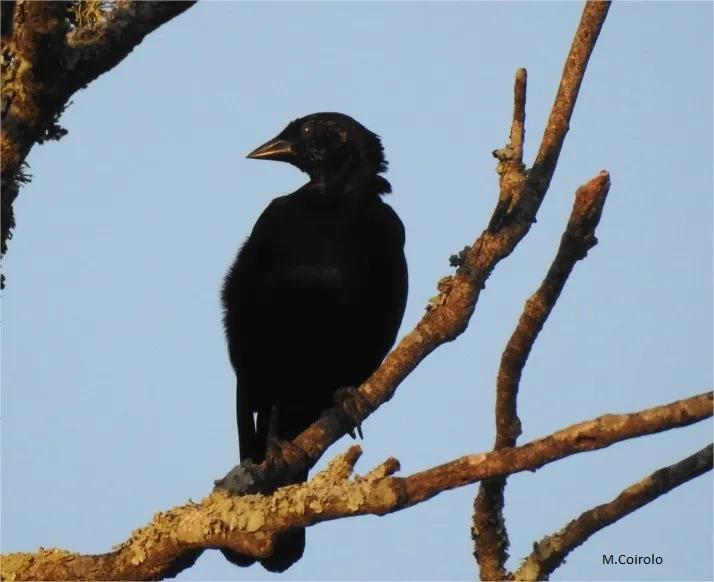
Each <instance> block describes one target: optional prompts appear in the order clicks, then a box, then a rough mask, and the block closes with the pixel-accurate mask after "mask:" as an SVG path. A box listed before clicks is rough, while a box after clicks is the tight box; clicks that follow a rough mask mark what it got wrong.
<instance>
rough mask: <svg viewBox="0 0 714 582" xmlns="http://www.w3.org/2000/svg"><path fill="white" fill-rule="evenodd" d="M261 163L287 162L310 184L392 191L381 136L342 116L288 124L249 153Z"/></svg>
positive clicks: (312, 117)
mask: <svg viewBox="0 0 714 582" xmlns="http://www.w3.org/2000/svg"><path fill="white" fill-rule="evenodd" d="M248 157H249V158H252V159H259V160H278V161H281V162H288V163H289V164H292V165H293V166H295V167H296V168H298V169H300V170H302V171H303V172H306V173H307V174H308V175H309V176H310V181H311V183H313V184H315V185H318V186H320V187H322V188H323V189H325V188H329V186H331V185H340V186H343V187H345V188H347V189H349V187H351V186H352V187H358V186H362V187H364V186H367V187H372V188H373V189H374V190H375V192H376V193H380V194H381V193H386V192H390V191H391V186H390V185H389V182H387V180H385V179H384V178H383V177H382V176H379V174H380V173H381V172H384V171H386V169H387V161H386V160H385V159H384V153H383V149H382V143H381V141H380V140H379V136H377V135H376V134H374V133H372V132H371V131H369V130H368V129H367V128H366V127H364V126H363V125H362V124H360V123H358V122H357V121H355V120H354V119H352V118H351V117H350V116H349V115H344V114H343V113H313V114H312V115H307V116H305V117H301V118H300V119H296V120H295V121H292V122H290V123H289V124H288V126H287V127H286V128H285V129H284V130H283V131H281V132H280V133H279V134H278V135H277V136H276V137H275V138H273V139H271V140H270V141H268V142H266V143H264V144H263V145H261V146H260V147H258V148H256V149H255V150H253V151H252V152H250V153H249V154H248Z"/></svg>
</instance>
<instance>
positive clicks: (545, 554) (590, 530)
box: [514, 445, 712, 580]
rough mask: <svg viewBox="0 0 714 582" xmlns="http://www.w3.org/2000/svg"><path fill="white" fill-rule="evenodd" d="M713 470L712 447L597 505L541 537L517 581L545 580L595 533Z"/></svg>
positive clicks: (519, 571)
mask: <svg viewBox="0 0 714 582" xmlns="http://www.w3.org/2000/svg"><path fill="white" fill-rule="evenodd" d="M711 470H712V445H709V446H707V447H704V448H703V449H702V450H700V451H698V452H696V453H694V454H693V455H691V456H689V457H687V458H686V459H683V460H682V461H680V462H679V463H676V464H674V465H670V466H668V467H663V468H661V469H659V470H658V471H655V472H654V473H652V474H651V475H649V476H648V477H645V478H644V479H643V480H642V481H638V482H637V483H634V484H633V485H630V486H629V487H628V488H627V489H625V490H624V491H623V492H622V493H620V494H619V495H618V496H617V497H616V498H615V499H613V500H612V501H610V502H609V503H605V504H603V505H598V506H597V507H594V508H593V509H590V510H588V511H586V512H585V513H583V514H582V515H580V516H579V517H578V518H577V519H574V520H573V521H571V522H570V523H569V524H568V525H566V526H565V527H564V528H563V529H561V530H560V531H558V532H556V533H554V534H552V535H550V536H547V537H545V538H543V539H542V540H541V541H539V542H538V543H537V544H535V547H534V549H533V552H532V553H531V554H530V556H528V558H526V560H525V561H524V562H523V564H522V565H521V567H520V568H519V569H518V571H517V572H516V573H515V576H514V578H515V579H516V580H547V579H548V577H549V576H550V574H552V573H553V571H554V570H555V569H556V568H557V567H558V566H560V565H561V564H562V563H563V561H564V560H565V558H566V556H567V555H568V554H569V553H570V552H572V551H573V550H574V549H575V548H577V547H578V546H580V545H582V544H583V543H585V541H587V539H588V538H589V537H590V536H592V535H593V534H594V533H597V532H598V531H600V530H601V529H603V528H605V527H607V526H608V525H610V524H612V523H615V522H616V521H619V520H620V519H622V518H623V517H625V516H626V515H629V514H630V513H632V512H633V511H635V510H636V509H639V508H640V507H643V506H645V505H647V504H648V503H650V502H652V501H654V500H655V499H657V498H658V497H659V496H660V495H664V494H665V493H668V492H669V491H671V490H672V489H674V488H675V487H678V486H679V485H682V484H684V483H686V482H687V481H690V480H692V479H694V478H695V477H698V476H699V475H702V474H704V473H706V472H707V471H711Z"/></svg>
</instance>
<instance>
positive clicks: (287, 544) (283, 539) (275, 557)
mask: <svg viewBox="0 0 714 582" xmlns="http://www.w3.org/2000/svg"><path fill="white" fill-rule="evenodd" d="M302 481H307V471H305V473H304V474H303V475H300V476H299V477H298V478H296V479H295V482H296V483H301V482H302ZM304 551H305V528H304V527H300V528H296V529H292V530H289V531H287V532H285V533H282V534H280V536H278V538H277V539H276V540H275V546H274V548H273V553H272V554H271V555H270V556H268V557H267V558H263V559H262V560H260V564H261V565H262V566H263V568H265V569H266V570H268V571H269V572H284V571H285V570H287V569H288V568H289V567H290V566H292V565H293V564H294V563H295V562H297V561H298V560H299V559H300V558H301V557H302V554H303V552H304ZM221 553H222V554H223V556H224V557H225V558H226V560H228V561H229V562H231V563H233V564H235V565H236V566H241V567H247V566H252V565H253V564H254V563H255V562H256V559H255V558H254V557H253V556H248V555H246V554H240V553H238V552H233V551H231V550H225V549H222V550H221Z"/></svg>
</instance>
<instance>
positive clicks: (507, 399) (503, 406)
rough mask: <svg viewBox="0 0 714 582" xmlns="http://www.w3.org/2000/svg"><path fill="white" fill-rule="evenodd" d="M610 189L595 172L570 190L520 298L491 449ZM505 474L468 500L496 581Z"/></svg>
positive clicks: (504, 438) (511, 423) (516, 430)
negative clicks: (549, 252) (530, 285)
mask: <svg viewBox="0 0 714 582" xmlns="http://www.w3.org/2000/svg"><path fill="white" fill-rule="evenodd" d="M609 189H610V177H609V175H608V173H607V172H601V173H600V174H599V175H597V176H595V177H594V178H592V179H591V180H590V181H589V182H588V183H587V184H584V185H583V186H581V187H580V188H578V190H577V191H576V193H575V201H574V203H573V209H572V211H571V213H570V219H569V220H568V225H567V227H566V229H565V232H564V233H563V236H562V238H561V241H560V247H559V248H558V252H557V254H556V256H555V259H554V260H553V263H552V264H551V266H550V269H548V273H547V275H546V277H545V279H544V280H543V282H542V283H541V285H540V287H539V288H538V290H537V291H536V292H535V293H534V294H533V295H531V297H530V298H529V299H528V301H526V304H525V307H524V308H523V313H522V315H521V317H520V320H519V321H518V325H517V326H516V329H515V331H514V332H513V334H512V335H511V338H510V339H509V340H508V343H507V345H506V348H505V350H504V351H503V356H502V358H501V366H500V368H499V370H498V379H497V381H496V442H495V444H494V450H498V449H503V448H506V447H513V446H515V444H516V439H517V438H518V436H519V435H520V433H521V423H520V420H519V418H518V414H517V410H516V401H517V396H518V386H519V383H520V380H521V373H522V372H523V368H524V367H525V364H526V360H527V359H528V355H529V354H530V351H531V348H532V347H533V344H534V343H535V340H536V338H537V337H538V334H539V333H540V331H541V329H543V325H544V324H545V321H546V319H547V318H548V316H549V315H550V313H551V311H552V309H553V307H554V306H555V302H556V301H557V300H558V297H559V296H560V293H561V291H562V290H563V287H564V286H565V282H566V281H567V279H568V277H569V276H570V273H571V272H572V270H573V268H574V267H575V263H577V262H578V261H579V260H580V259H583V258H585V256H586V255H587V252H588V250H589V249H590V248H592V247H593V246H595V244H597V239H596V238H595V227H596V226H597V224H598V222H599V221H600V216H601V214H602V209H603V206H604V204H605V199H606V198H607V193H608V191H609ZM505 485H506V478H505V477H504V478H500V479H490V480H487V481H484V482H482V483H481V487H480V488H479V493H478V496H477V498H476V502H475V505H474V527H473V537H474V547H475V555H476V557H477V560H478V563H479V567H480V569H481V575H482V578H483V579H485V580H502V579H505V578H508V577H509V576H510V574H509V573H508V572H506V570H505V569H504V564H505V563H506V560H507V559H508V553H507V552H508V533H507V530H506V526H505V521H504V519H503V504H504V488H505Z"/></svg>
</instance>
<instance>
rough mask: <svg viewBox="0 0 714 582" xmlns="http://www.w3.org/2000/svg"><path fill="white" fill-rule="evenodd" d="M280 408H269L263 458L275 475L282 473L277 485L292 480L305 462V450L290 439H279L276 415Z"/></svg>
mask: <svg viewBox="0 0 714 582" xmlns="http://www.w3.org/2000/svg"><path fill="white" fill-rule="evenodd" d="M279 415H280V410H279V409H278V407H277V406H273V407H272V408H271V409H270V420H269V422H268V435H267V442H266V444H265V460H266V461H267V462H268V463H269V464H270V465H271V466H272V469H273V471H274V474H275V475H282V476H280V477H279V478H278V480H277V486H278V487H280V486H282V485H286V484H290V483H293V482H294V479H293V477H295V476H297V475H301V474H302V473H303V472H304V470H305V469H304V466H305V463H306V455H305V451H303V450H302V449H301V448H300V447H298V446H297V445H295V444H294V443H293V442H292V441H289V440H284V439H281V438H280V437H279V436H278V416H279Z"/></svg>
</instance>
